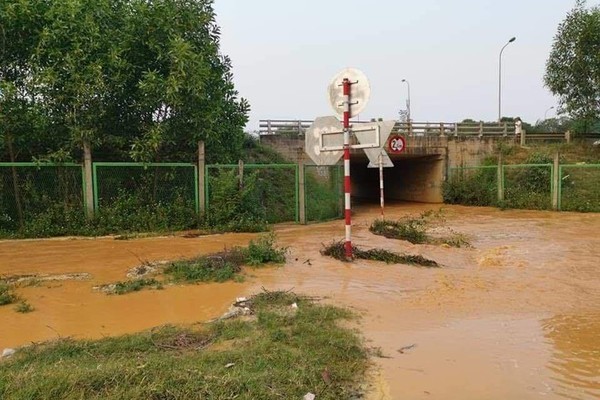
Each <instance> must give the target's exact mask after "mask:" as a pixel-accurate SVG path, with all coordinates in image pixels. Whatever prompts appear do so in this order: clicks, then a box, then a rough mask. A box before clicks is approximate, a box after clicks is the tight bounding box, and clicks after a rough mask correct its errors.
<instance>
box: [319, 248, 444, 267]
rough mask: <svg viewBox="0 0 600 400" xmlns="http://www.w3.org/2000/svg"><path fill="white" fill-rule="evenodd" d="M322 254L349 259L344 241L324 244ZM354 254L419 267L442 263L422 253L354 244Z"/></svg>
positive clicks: (360, 258) (365, 258)
mask: <svg viewBox="0 0 600 400" xmlns="http://www.w3.org/2000/svg"><path fill="white" fill-rule="evenodd" d="M321 254H322V255H324V256H329V257H333V258H335V259H336V260H340V261H348V260H347V259H346V252H345V248H344V242H332V243H330V244H329V245H327V246H323V249H322V250H321ZM352 254H353V256H354V258H355V259H358V260H371V261H383V262H385V263H386V264H406V265H414V266H417V267H427V268H439V267H440V265H439V264H438V263H437V262H436V261H433V260H430V259H428V258H425V257H423V256H421V255H411V254H399V253H395V252H392V251H389V250H385V249H369V250H363V249H361V248H359V247H356V246H352Z"/></svg>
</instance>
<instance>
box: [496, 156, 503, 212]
mask: <svg viewBox="0 0 600 400" xmlns="http://www.w3.org/2000/svg"><path fill="white" fill-rule="evenodd" d="M502 164H503V160H502V151H500V153H498V172H497V181H498V182H497V187H498V203H499V204H502V203H503V202H504V171H503V168H504V167H503V166H502Z"/></svg>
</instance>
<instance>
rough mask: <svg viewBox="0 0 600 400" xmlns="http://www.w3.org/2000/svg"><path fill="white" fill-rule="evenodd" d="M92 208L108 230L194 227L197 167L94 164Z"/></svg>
mask: <svg viewBox="0 0 600 400" xmlns="http://www.w3.org/2000/svg"><path fill="white" fill-rule="evenodd" d="M93 168H94V208H95V210H96V213H97V217H98V218H99V219H100V220H101V221H102V223H103V225H104V226H106V227H107V228H108V229H109V230H118V231H123V230H124V231H130V230H133V231H149V230H183V229H191V228H194V227H197V223H198V217H197V215H198V186H197V183H198V179H197V167H196V166H195V165H193V164H179V163H160V164H157V163H150V164H143V163H94V167H93Z"/></svg>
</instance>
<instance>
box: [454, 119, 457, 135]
mask: <svg viewBox="0 0 600 400" xmlns="http://www.w3.org/2000/svg"><path fill="white" fill-rule="evenodd" d="M454 136H456V137H458V122H457V123H455V124H454Z"/></svg>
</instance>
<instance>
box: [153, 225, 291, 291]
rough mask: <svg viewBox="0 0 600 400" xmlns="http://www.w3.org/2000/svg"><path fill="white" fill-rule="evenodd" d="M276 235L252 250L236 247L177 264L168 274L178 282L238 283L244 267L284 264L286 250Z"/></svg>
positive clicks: (253, 243)
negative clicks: (237, 278)
mask: <svg viewBox="0 0 600 400" xmlns="http://www.w3.org/2000/svg"><path fill="white" fill-rule="evenodd" d="M275 241H276V237H275V234H273V233H269V234H266V235H262V236H260V237H259V238H258V239H257V240H256V241H254V240H252V241H250V244H249V245H248V247H246V248H243V247H234V248H233V249H231V250H226V251H223V252H221V253H217V254H211V255H208V256H202V257H198V258H194V259H190V260H180V261H175V262H173V263H171V264H169V265H167V267H166V268H165V269H164V274H165V275H167V276H169V277H170V278H171V279H173V280H174V281H175V282H192V283H193V282H225V281H228V280H232V279H235V277H236V276H239V275H238V274H239V273H240V272H241V270H242V265H250V266H253V267H257V266H260V265H264V264H269V263H277V264H280V263H284V262H285V253H286V252H287V249H286V248H283V247H277V246H276V244H275Z"/></svg>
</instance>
